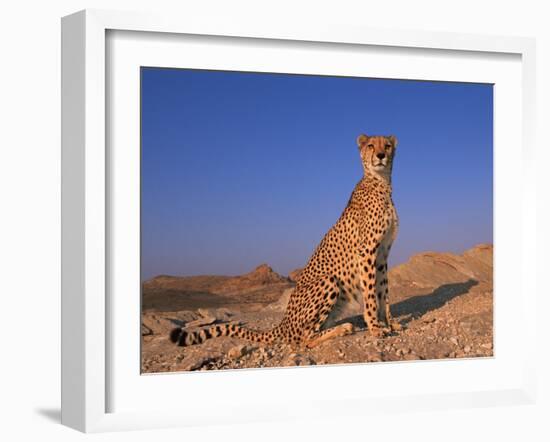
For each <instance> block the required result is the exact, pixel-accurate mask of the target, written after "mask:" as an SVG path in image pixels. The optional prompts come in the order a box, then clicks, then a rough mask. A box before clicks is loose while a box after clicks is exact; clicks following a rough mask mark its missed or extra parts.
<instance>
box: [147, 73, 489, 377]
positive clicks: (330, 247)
mask: <svg viewBox="0 0 550 442" xmlns="http://www.w3.org/2000/svg"><path fill="white" fill-rule="evenodd" d="M141 288H142V292H141V368H142V373H160V372H181V371H197V370H221V369H243V368H267V367H271V368H274V367H295V366H314V365H326V364H351V363H371V362H386V361H403V360H406V361H415V360H433V359H454V358H474V357H490V356H492V355H493V86H492V85H491V84H479V83H458V82H436V81H419V80H398V79H376V78H362V77H361V78H358V77H340V76H321V75H297V74H283V73H261V72H233V71H213V70H197V69H173V68H158V67H142V68H141Z"/></svg>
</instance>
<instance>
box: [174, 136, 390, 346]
mask: <svg viewBox="0 0 550 442" xmlns="http://www.w3.org/2000/svg"><path fill="white" fill-rule="evenodd" d="M357 145H358V147H359V153H360V156H361V160H362V163H363V171H364V175H363V178H362V179H361V180H360V181H359V183H357V185H356V186H355V189H354V190H353V192H352V194H351V197H350V199H349V201H348V204H347V206H346V208H345V209H344V211H343V213H342V215H341V216H340V218H339V219H338V221H337V222H336V224H335V225H334V226H333V227H332V228H331V229H330V230H329V231H328V232H327V234H326V235H325V237H324V238H323V239H322V241H321V243H320V244H319V246H318V247H317V248H316V249H315V252H314V253H313V255H312V256H311V258H310V259H309V262H308V263H307V265H306V267H305V268H304V269H303V271H302V272H301V274H300V276H299V278H298V280H297V281H296V287H295V289H294V290H293V292H292V294H291V295H290V299H289V302H288V305H287V308H286V311H285V314H284V316H283V319H282V321H281V322H280V323H279V324H278V325H277V326H275V327H274V328H272V329H271V330H267V331H255V330H251V329H248V328H246V327H242V326H240V325H239V324H218V325H214V326H211V327H209V328H206V329H202V330H199V331H193V332H190V331H186V330H185V329H182V328H176V329H174V330H172V332H171V334H170V339H171V340H172V342H174V343H176V344H178V345H181V346H188V345H194V344H200V343H202V342H204V341H205V340H207V339H211V338H216V337H218V336H234V337H238V338H242V339H244V340H248V341H255V342H260V343H265V344H270V343H273V342H286V343H290V344H298V345H306V346H308V347H313V346H315V345H318V344H320V343H321V342H323V341H325V340H327V339H330V338H333V337H335V336H342V335H345V334H348V333H351V332H352V331H353V326H352V325H351V324H350V323H344V324H340V325H335V318H336V316H337V314H338V312H339V311H341V309H342V307H343V305H344V304H345V303H346V302H349V301H350V300H352V299H355V300H362V302H363V305H364V313H363V317H364V320H365V323H366V324H367V326H368V328H369V330H370V332H371V333H372V334H374V335H376V336H380V335H381V334H382V331H381V327H380V323H379V321H384V322H385V323H386V325H388V326H390V327H392V328H399V325H398V324H397V323H395V322H393V321H392V318H391V313H390V304H389V298H388V275H387V270H388V266H387V258H388V254H389V251H390V248H391V245H392V243H393V241H394V239H395V236H396V235H397V228H398V218H397V213H396V211H395V207H394V205H393V201H392V187H391V171H392V165H393V158H394V155H395V150H396V147H397V139H396V138H395V137H394V136H367V135H360V136H359V137H358V138H357Z"/></svg>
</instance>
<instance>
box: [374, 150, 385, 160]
mask: <svg viewBox="0 0 550 442" xmlns="http://www.w3.org/2000/svg"><path fill="white" fill-rule="evenodd" d="M376 156H377V157H378V159H380V160H383V159H384V157H385V156H386V154H385V153H384V152H379V153H377V154H376Z"/></svg>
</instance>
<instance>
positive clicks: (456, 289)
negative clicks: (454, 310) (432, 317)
mask: <svg viewBox="0 0 550 442" xmlns="http://www.w3.org/2000/svg"><path fill="white" fill-rule="evenodd" d="M478 284H479V283H478V281H476V280H475V279H469V280H468V281H466V282H457V283H453V284H443V285H441V286H439V287H438V288H436V289H435V290H434V291H433V292H431V293H428V294H426V295H417V296H412V297H411V298H408V299H405V300H404V301H401V302H398V303H396V304H393V305H392V306H391V311H392V315H393V316H396V317H399V316H408V318H407V319H405V320H404V321H403V322H405V323H407V322H409V321H410V320H411V319H416V318H419V317H421V316H423V315H425V314H426V313H428V312H429V311H432V310H435V309H438V308H440V307H443V305H445V304H446V303H447V302H449V301H450V300H451V299H453V298H456V297H457V296H460V295H464V294H466V293H468V291H469V290H470V289H471V288H472V287H474V286H476V285H478Z"/></svg>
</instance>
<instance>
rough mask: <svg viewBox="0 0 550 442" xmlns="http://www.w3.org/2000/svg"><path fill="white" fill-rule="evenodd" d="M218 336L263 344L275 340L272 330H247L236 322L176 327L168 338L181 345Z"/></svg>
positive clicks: (201, 341)
mask: <svg viewBox="0 0 550 442" xmlns="http://www.w3.org/2000/svg"><path fill="white" fill-rule="evenodd" d="M219 336H234V337H237V338H242V339H245V340H248V341H253V342H260V343H263V344H271V343H272V342H274V341H275V333H274V330H268V331H265V332H259V331H255V330H249V329H248V328H245V327H241V326H240V325H237V324H218V325H214V326H212V327H209V328H206V329H202V330H197V331H192V332H190V331H186V330H185V329H183V328H181V327H178V328H174V329H173V330H172V331H171V332H170V340H171V341H172V342H173V343H174V344H177V345H179V346H181V347H186V346H189V345H195V344H202V343H203V342H204V341H206V340H207V339H211V338H217V337H219Z"/></svg>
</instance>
